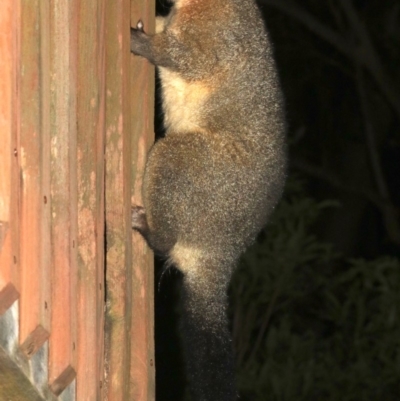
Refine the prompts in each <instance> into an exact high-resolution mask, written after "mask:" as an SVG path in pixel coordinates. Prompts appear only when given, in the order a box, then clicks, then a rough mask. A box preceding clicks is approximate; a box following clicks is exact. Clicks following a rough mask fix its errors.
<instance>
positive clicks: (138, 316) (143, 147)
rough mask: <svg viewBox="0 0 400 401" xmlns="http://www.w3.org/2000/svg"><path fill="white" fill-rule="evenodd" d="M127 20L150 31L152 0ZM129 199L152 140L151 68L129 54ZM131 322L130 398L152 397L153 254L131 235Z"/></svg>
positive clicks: (137, 191)
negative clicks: (130, 181) (130, 133)
mask: <svg viewBox="0 0 400 401" xmlns="http://www.w3.org/2000/svg"><path fill="white" fill-rule="evenodd" d="M131 16H132V17H131V21H132V24H133V25H135V24H136V22H137V21H138V20H139V19H141V20H142V21H143V22H144V26H145V30H146V32H150V33H153V32H154V22H155V19H154V16H155V4H154V1H146V2H137V1H132V6H131ZM130 86H131V99H132V102H131V126H132V198H131V203H132V204H137V205H142V199H141V188H142V181H143V173H144V167H145V162H146V156H147V152H148V150H149V148H150V146H151V145H152V143H153V142H154V126H153V123H154V67H153V66H152V65H151V64H150V63H149V62H148V61H147V60H144V59H142V58H139V57H135V56H131V85H130ZM132 254H133V262H132V270H133V277H132V301H131V308H132V323H131V327H132V328H131V334H132V336H131V371H130V381H131V387H130V399H132V400H137V401H152V400H155V356H154V257H153V253H152V252H151V251H150V249H149V248H148V247H147V245H146V243H145V241H144V240H143V238H142V237H141V236H140V235H139V234H138V233H134V234H133V237H132Z"/></svg>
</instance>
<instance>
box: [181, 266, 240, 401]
mask: <svg viewBox="0 0 400 401" xmlns="http://www.w3.org/2000/svg"><path fill="white" fill-rule="evenodd" d="M225 263H226V261H225ZM212 264H214V263H212ZM212 264H209V263H207V265H206V266H201V267H200V266H198V267H197V268H196V269H195V270H194V271H189V272H188V273H187V274H186V275H185V277H184V281H183V294H182V302H183V313H182V317H181V327H182V332H183V333H182V334H183V342H184V351H185V357H186V364H187V372H188V379H189V385H190V390H191V394H192V399H193V401H234V400H236V398H237V395H236V386H235V368H234V358H233V350H232V341H231V336H230V334H229V330H228V322H227V315H226V309H227V294H226V291H227V285H228V283H229V279H230V272H231V270H232V266H226V268H224V266H221V265H219V266H212Z"/></svg>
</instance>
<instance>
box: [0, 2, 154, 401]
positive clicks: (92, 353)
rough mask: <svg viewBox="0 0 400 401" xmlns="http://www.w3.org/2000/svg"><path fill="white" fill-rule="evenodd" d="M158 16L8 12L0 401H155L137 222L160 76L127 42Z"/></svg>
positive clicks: (3, 10) (3, 72) (1, 58)
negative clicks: (133, 214)
mask: <svg viewBox="0 0 400 401" xmlns="http://www.w3.org/2000/svg"><path fill="white" fill-rule="evenodd" d="M154 13H155V11H154V0H131V1H130V0H115V1H109V2H107V1H106V0H72V1H71V0H56V1H53V2H49V1H47V0H30V1H23V0H2V1H1V2H0V76H1V77H3V79H1V80H0V143H1V146H0V164H1V166H2V168H1V169H0V376H1V377H13V378H15V380H7V383H6V382H5V381H3V380H2V379H1V377H0V399H13V400H14V399H15V400H17V399H18V400H19V399H21V400H25V399H32V400H33V399H37V400H52V401H54V400H56V399H60V400H61V399H62V400H63V401H72V400H78V401H101V400H107V401H112V400H121V401H122V400H124V401H125V400H127V399H134V400H135V401H141V400H143V401H152V400H154V370H155V363H154V346H153V257H152V253H151V252H150V250H149V249H148V248H147V246H146V244H145V243H144V241H143V240H142V238H141V237H140V236H138V235H136V234H132V230H131V222H130V220H131V219H130V209H131V204H132V203H140V202H141V199H140V187H141V179H142V175H143V170H144V163H145V158H146V154H147V150H148V149H149V147H150V145H151V143H152V142H153V139H154V135H153V109H154V69H153V67H151V66H150V65H149V64H148V63H147V61H145V60H141V59H139V58H137V57H134V56H132V55H131V54H130V35H129V28H130V25H131V17H132V19H134V24H136V20H137V19H139V18H141V19H142V20H143V21H144V22H145V26H146V28H147V30H150V31H152V30H153V28H154ZM105 310H106V312H105Z"/></svg>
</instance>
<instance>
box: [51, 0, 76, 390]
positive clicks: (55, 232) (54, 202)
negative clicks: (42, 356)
mask: <svg viewBox="0 0 400 401" xmlns="http://www.w3.org/2000/svg"><path fill="white" fill-rule="evenodd" d="M75 6H76V3H75V1H69V0H59V1H57V2H53V3H51V5H50V21H51V24H50V39H51V42H50V56H51V65H50V88H51V93H50V99H51V116H50V121H51V241H52V246H51V250H52V252H51V257H52V259H51V262H52V266H51V267H52V276H51V279H52V288H51V291H52V302H51V303H52V311H51V326H50V330H51V336H50V346H49V383H50V386H51V389H52V390H53V392H54V393H55V394H59V393H60V392H61V391H62V390H64V388H65V387H66V386H67V385H68V384H70V382H71V381H72V380H73V379H74V378H75V368H76V341H77V338H76V318H77V314H76V302H77V293H76V290H77V283H76V279H77V188H76V157H77V154H76V135H77V133H76V127H77V120H76V40H75V39H76V37H75V34H76V20H75V18H76V10H75Z"/></svg>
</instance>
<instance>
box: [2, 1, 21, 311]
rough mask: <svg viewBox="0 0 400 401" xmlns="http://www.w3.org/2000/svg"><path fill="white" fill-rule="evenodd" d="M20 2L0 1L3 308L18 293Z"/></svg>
mask: <svg viewBox="0 0 400 401" xmlns="http://www.w3.org/2000/svg"><path fill="white" fill-rule="evenodd" d="M18 23H19V3H18V2H17V1H13V0H4V1H2V2H1V3H0V76H1V77H2V79H1V80H0V143H1V146H0V160H1V169H0V312H1V313H3V312H4V311H5V310H6V309H8V308H9V307H10V305H11V304H12V303H13V302H14V301H15V300H16V299H17V297H18V296H19V269H18V266H19V243H18V241H17V238H18V194H19V185H18V177H19V176H18V160H19V157H20V155H19V154H18V136H17V123H18V114H17V113H18V109H17V105H18V91H17V73H18V69H19V58H18V45H19V40H18V39H19V38H18Z"/></svg>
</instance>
